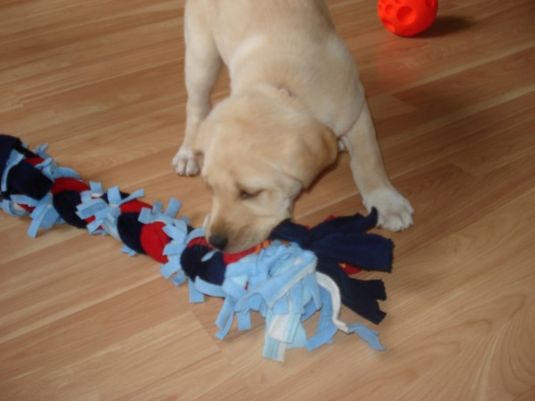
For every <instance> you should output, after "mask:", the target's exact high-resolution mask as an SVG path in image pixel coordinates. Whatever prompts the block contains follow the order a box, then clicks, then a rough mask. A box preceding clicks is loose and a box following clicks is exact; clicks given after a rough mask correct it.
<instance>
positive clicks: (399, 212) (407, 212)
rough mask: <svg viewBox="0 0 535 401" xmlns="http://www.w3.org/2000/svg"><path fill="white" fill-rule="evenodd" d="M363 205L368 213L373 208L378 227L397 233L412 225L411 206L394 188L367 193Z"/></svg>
mask: <svg viewBox="0 0 535 401" xmlns="http://www.w3.org/2000/svg"><path fill="white" fill-rule="evenodd" d="M363 201H364V205H365V206H366V208H367V209H368V211H370V210H371V209H372V208H373V207H375V208H376V209H377V211H378V212H379V220H378V222H377V224H378V226H380V227H384V228H386V229H388V230H391V231H399V230H403V229H405V228H407V227H409V226H410V225H411V224H412V213H413V212H414V210H413V208H412V206H411V204H410V203H409V201H408V200H407V199H405V198H404V197H403V195H401V194H400V193H399V192H398V191H396V190H395V189H394V188H381V189H377V190H375V191H372V192H371V193H369V194H368V195H367V196H366V197H365V198H364V199H363Z"/></svg>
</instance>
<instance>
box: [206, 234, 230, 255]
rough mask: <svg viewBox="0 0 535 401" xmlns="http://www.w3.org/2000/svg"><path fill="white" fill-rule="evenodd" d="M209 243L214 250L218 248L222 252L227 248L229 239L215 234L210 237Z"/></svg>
mask: <svg viewBox="0 0 535 401" xmlns="http://www.w3.org/2000/svg"><path fill="white" fill-rule="evenodd" d="M208 242H209V243H210V244H211V245H212V246H213V247H214V248H217V249H219V250H221V251H222V250H223V249H225V247H226V246H227V243H228V239H227V237H224V236H222V235H218V234H213V235H210V238H208Z"/></svg>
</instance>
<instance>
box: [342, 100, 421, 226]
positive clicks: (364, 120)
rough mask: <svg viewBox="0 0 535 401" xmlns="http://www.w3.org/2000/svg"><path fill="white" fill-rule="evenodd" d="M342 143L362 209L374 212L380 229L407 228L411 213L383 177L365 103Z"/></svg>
mask: <svg viewBox="0 0 535 401" xmlns="http://www.w3.org/2000/svg"><path fill="white" fill-rule="evenodd" d="M342 140H343V142H344V144H345V147H346V149H347V150H348V151H349V155H350V157H351V161H350V163H351V172H352V173H353V178H354V180H355V182H356V184H357V187H358V189H359V191H360V194H361V196H362V200H363V202H364V205H365V206H366V208H367V209H368V210H371V208H372V207H375V208H377V210H378V212H379V225H380V226H382V227H384V228H387V229H389V230H392V231H398V230H402V229H404V228H407V227H408V226H410V225H411V224H412V213H413V209H412V207H411V204H410V203H409V201H408V200H407V199H405V198H404V197H403V195H401V194H400V193H399V192H398V191H397V190H396V189H395V188H394V187H393V186H392V184H391V183H390V180H389V179H388V177H387V175H386V172H385V168H384V165H383V160H382V158H381V152H380V150H379V145H378V144H377V139H376V136H375V128H374V125H373V121H372V118H371V115H370V111H369V109H368V105H367V103H366V102H365V103H364V106H363V109H362V112H361V114H360V116H359V118H358V120H357V122H356V123H355V125H354V126H353V127H352V128H351V130H350V131H349V132H348V134H347V135H346V136H344V137H343V138H342Z"/></svg>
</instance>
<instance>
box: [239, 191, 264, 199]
mask: <svg viewBox="0 0 535 401" xmlns="http://www.w3.org/2000/svg"><path fill="white" fill-rule="evenodd" d="M261 192H262V191H254V192H250V191H246V190H244V189H242V190H240V193H239V197H240V199H244V200H245V199H252V198H256V197H257V196H258V195H260V193H261Z"/></svg>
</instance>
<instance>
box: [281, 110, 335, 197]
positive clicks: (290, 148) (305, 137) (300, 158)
mask: <svg viewBox="0 0 535 401" xmlns="http://www.w3.org/2000/svg"><path fill="white" fill-rule="evenodd" d="M282 142H283V143H282V144H281V145H282V146H281V147H280V152H281V153H282V158H280V159H279V160H281V162H282V163H281V165H280V167H281V168H282V170H283V172H284V173H285V174H286V175H288V176H290V177H292V178H295V179H297V180H298V181H300V182H301V183H302V185H303V188H307V187H309V186H310V184H312V182H313V181H314V179H315V178H316V177H317V176H318V175H319V174H320V173H321V172H322V171H323V170H324V169H325V168H327V167H328V166H330V165H331V164H333V163H334V162H335V161H336V158H337V156H338V140H337V139H336V135H335V134H334V133H333V132H332V131H331V130H330V129H329V128H328V127H326V126H325V125H323V124H321V123H320V122H318V121H316V120H312V119H311V120H309V121H307V122H306V123H305V124H300V126H299V127H298V129H295V130H292V132H288V133H287V134H286V135H284V139H283V141H282Z"/></svg>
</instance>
